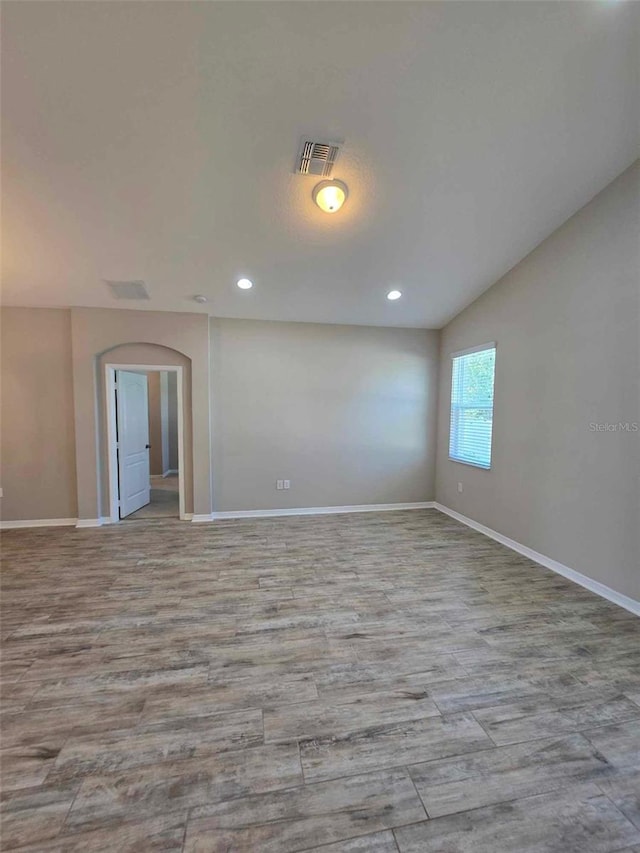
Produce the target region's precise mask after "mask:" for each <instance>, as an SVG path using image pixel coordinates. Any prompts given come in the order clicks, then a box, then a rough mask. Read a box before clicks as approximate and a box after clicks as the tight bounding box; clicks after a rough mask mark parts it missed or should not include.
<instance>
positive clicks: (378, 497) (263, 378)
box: [212, 320, 439, 510]
mask: <svg viewBox="0 0 640 853" xmlns="http://www.w3.org/2000/svg"><path fill="white" fill-rule="evenodd" d="M438 338H439V334H438V332H433V331H425V330H419V329H388V328H373V327H367V326H330V325H314V324H307V323H271V322H259V321H242V320H215V321H212V355H213V367H214V369H213V372H212V376H213V394H212V399H213V404H214V408H213V413H214V429H213V436H214V445H213V446H214V452H213V457H214V495H215V506H216V509H217V510H239V509H272V508H280V507H309V506H342V505H352V504H374V503H395V502H405V501H407V502H408V501H427V500H431V499H432V498H433V472H434V460H435V417H436V390H437V388H436V386H437V360H438ZM285 478H286V479H289V480H291V489H290V490H289V491H277V490H276V480H277V479H285Z"/></svg>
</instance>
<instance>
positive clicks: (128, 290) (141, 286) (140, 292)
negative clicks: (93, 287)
mask: <svg viewBox="0 0 640 853" xmlns="http://www.w3.org/2000/svg"><path fill="white" fill-rule="evenodd" d="M105 284H106V285H107V287H108V288H109V290H110V291H111V295H112V296H113V297H115V298H116V299H149V291H148V290H147V285H146V284H145V283H144V281H106V282H105Z"/></svg>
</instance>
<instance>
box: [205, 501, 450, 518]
mask: <svg viewBox="0 0 640 853" xmlns="http://www.w3.org/2000/svg"><path fill="white" fill-rule="evenodd" d="M433 508H434V503H433V501H421V502H418V503H398V504H356V505H353V506H305V507H294V508H292V509H286V508H282V509H239V510H230V511H228V512H212V513H211V514H210V515H194V516H193V519H192V521H194V522H202V521H223V520H226V519H231V518H277V517H280V516H286V515H336V514H338V513H346V512H390V511H393V510H399V509H433Z"/></svg>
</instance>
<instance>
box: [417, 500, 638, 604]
mask: <svg viewBox="0 0 640 853" xmlns="http://www.w3.org/2000/svg"><path fill="white" fill-rule="evenodd" d="M433 506H434V508H435V509H437V510H439V511H440V512H442V513H444V514H445V515H448V516H450V517H451V518H455V520H456V521H459V522H461V523H462V524H466V525H467V527H471V528H472V529H473V530H477V531H478V533H483V534H484V535H485V536H488V537H489V538H490V539H495V541H496V542H499V543H500V544H501V545H505V546H506V547H507V548H511V550H512V551H516V552H517V553H518V554H522V556H523V557H528V558H529V559H530V560H533V561H534V563H539V564H540V565H541V566H544V567H545V569H550V570H551V571H552V572H555V573H556V574H558V575H562V577H564V578H567V579H568V580H570V581H573V582H574V583H577V584H579V586H582V587H584V588H585V589H588V590H589V591H590V592H594V593H595V594H596V595H599V596H600V597H601V598H606V599H607V601H611V602H613V604H617V605H618V606H620V607H624V609H625V610H628V611H630V612H631V613H634V614H635V615H636V616H640V601H636V600H635V598H630V597H629V596H628V595H623V594H622V593H621V592H616V590H615V589H611V587H609V586H605V584H603V583H600V581H596V580H593V578H590V577H588V576H587V575H583V574H582V573H581V572H577V571H576V570H575V569H570V568H569V566H565V565H564V564H563V563H559V562H558V561H557V560H552V559H551V557H546V556H545V555H544V554H540V553H539V552H538V551H534V550H533V548H528V547H527V546H526V545H521V544H520V542H516V541H515V539H509V537H508V536H503V535H502V533H498V532H497V531H496V530H492V529H491V528H490V527H485V525H484V524H480V523H479V522H477V521H474V520H473V519H472V518H467V516H466V515H462V514H461V513H459V512H456V511H455V510H453V509H449V507H448V506H444V505H443V504H441V503H438V502H437V501H436V502H435V503H434V505H433Z"/></svg>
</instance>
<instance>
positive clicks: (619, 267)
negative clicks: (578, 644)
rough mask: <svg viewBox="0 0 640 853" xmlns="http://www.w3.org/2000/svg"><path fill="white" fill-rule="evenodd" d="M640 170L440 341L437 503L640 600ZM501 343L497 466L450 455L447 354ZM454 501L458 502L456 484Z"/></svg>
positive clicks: (473, 307) (537, 252) (522, 265)
mask: <svg viewBox="0 0 640 853" xmlns="http://www.w3.org/2000/svg"><path fill="white" fill-rule="evenodd" d="M639 181H640V165H639V164H638V163H636V165H635V166H633V167H632V168H631V169H629V170H628V171H627V172H625V173H624V174H623V175H622V176H621V177H620V178H618V179H617V180H616V181H614V183H613V184H611V185H610V186H609V187H608V188H607V189H606V190H604V191H603V192H602V193H601V194H600V195H598V196H597V197H596V198H595V199H594V200H593V201H592V202H591V203H590V204H588V205H587V206H586V207H585V208H583V209H582V210H581V211H580V212H579V213H577V214H576V215H575V216H574V217H572V218H571V219H570V220H569V221H568V222H567V223H566V224H565V225H564V226H563V227H562V228H560V229H559V230H558V231H556V232H554V234H552V235H551V236H550V237H549V238H548V239H547V240H545V241H544V242H543V243H542V244H541V245H540V246H539V247H538V248H537V249H536V250H535V251H534V252H532V253H531V254H530V255H529V256H528V257H527V258H525V259H524V260H523V261H522V262H521V263H520V264H518V266H516V267H515V268H514V269H513V270H512V271H511V272H510V273H509V274H508V275H506V276H505V277H504V278H503V279H502V280H501V281H499V282H498V283H497V284H495V285H494V286H493V287H492V288H491V289H490V290H488V291H487V292H486V293H485V294H483V295H482V296H481V297H480V298H479V299H478V300H476V302H474V303H473V304H472V305H470V306H469V307H468V308H467V309H466V310H464V311H463V312H462V313H461V314H459V315H458V316H457V317H456V318H455V319H454V320H453V321H452V322H451V323H449V325H448V326H447V327H446V328H445V329H444V330H443V332H442V343H441V375H440V401H441V405H440V409H439V428H438V462H437V475H436V498H437V500H438V501H440V502H441V503H443V504H445V505H446V506H448V507H451V508H452V509H455V510H457V511H458V512H461V513H462V514H464V515H466V516H469V517H471V518H473V519H475V520H476V521H478V522H480V523H482V524H485V525H487V526H488V527H491V528H493V529H494V530H497V531H499V532H500V533H502V534H504V535H506V536H508V537H510V538H512V539H515V540H517V541H518V542H521V543H523V544H524V545H527V546H529V547H530V548H533V549H534V550H536V551H539V552H541V553H543V554H545V555H546V556H548V557H551V558H552V559H555V560H558V561H559V562H561V563H564V564H565V565H567V566H569V567H571V568H573V569H576V570H577V571H579V572H582V573H583V574H585V575H588V576H589V577H591V578H593V579H595V580H598V581H600V582H602V583H604V584H606V585H607V586H610V587H612V588H613V589H615V590H617V591H619V592H622V593H624V594H627V595H629V596H631V597H633V598H636V599H640V538H639V531H640V432H618V431H615V432H613V431H603V432H596V431H593V430H592V427H591V426H590V425H591V424H606V423H609V424H617V423H618V422H625V423H626V422H629V423H633V422H636V423H637V422H640V404H639V383H640V349H639V348H640V322H639V313H638V305H639V299H640V254H639V235H640V208H639V197H640V187H639ZM487 341H496V342H497V345H498V346H497V356H496V385H495V404H494V405H495V411H494V441H493V467H492V470H491V471H483V470H480V469H477V468H472V467H470V466H467V465H462V464H460V463H456V462H452V461H450V460H449V459H448V430H449V401H450V388H451V364H450V354H451V352H455V351H456V350H460V349H463V348H465V347H468V346H473V345H475V344H482V343H485V342H487ZM458 482H462V484H463V490H464V491H463V493H462V494H458V492H457V483H458Z"/></svg>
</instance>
